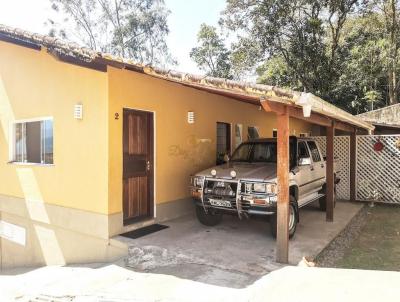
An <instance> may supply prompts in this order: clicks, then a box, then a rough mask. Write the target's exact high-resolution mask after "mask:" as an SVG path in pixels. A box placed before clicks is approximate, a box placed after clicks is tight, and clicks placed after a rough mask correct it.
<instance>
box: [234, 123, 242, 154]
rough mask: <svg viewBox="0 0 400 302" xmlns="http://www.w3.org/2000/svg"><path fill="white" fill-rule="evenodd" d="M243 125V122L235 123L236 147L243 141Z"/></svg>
mask: <svg viewBox="0 0 400 302" xmlns="http://www.w3.org/2000/svg"><path fill="white" fill-rule="evenodd" d="M242 133H243V125H242V124H236V125H235V148H237V147H239V145H240V144H241V143H242V141H243V135H242Z"/></svg>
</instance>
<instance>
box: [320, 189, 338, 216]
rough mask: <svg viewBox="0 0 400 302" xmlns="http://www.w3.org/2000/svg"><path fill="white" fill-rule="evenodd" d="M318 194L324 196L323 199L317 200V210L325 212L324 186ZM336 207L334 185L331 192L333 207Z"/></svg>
mask: <svg viewBox="0 0 400 302" xmlns="http://www.w3.org/2000/svg"><path fill="white" fill-rule="evenodd" d="M319 193H320V194H324V197H321V198H320V199H319V209H320V210H321V211H323V212H325V211H326V185H324V186H323V187H322V189H321V191H319ZM335 206H336V185H335V187H334V190H333V207H335Z"/></svg>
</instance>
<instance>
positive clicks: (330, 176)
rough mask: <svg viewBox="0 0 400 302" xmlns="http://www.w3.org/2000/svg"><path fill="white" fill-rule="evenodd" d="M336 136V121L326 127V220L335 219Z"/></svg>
mask: <svg viewBox="0 0 400 302" xmlns="http://www.w3.org/2000/svg"><path fill="white" fill-rule="evenodd" d="M334 137H335V123H334V122H332V125H331V126H330V127H326V221H330V222H332V221H333V208H334V190H335V179H334V171H333V162H334V156H333V141H334Z"/></svg>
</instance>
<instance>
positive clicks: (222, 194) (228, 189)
mask: <svg viewBox="0 0 400 302" xmlns="http://www.w3.org/2000/svg"><path fill="white" fill-rule="evenodd" d="M237 186H238V184H237V182H231V181H223V180H208V179H207V180H206V181H205V183H204V191H203V192H204V202H205V203H206V204H209V199H210V198H212V199H221V200H228V201H230V202H231V205H232V208H234V209H236V190H237Z"/></svg>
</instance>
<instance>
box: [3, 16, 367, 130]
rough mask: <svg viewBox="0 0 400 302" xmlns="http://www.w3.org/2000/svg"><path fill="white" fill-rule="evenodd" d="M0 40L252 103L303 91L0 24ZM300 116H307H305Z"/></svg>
mask: <svg viewBox="0 0 400 302" xmlns="http://www.w3.org/2000/svg"><path fill="white" fill-rule="evenodd" d="M0 40H2V41H5V42H10V43H15V44H18V45H21V46H24V47H29V48H33V49H37V50H40V49H41V48H42V47H44V48H46V49H47V51H48V52H49V53H51V54H52V55H54V56H56V57H57V58H58V59H60V60H62V61H66V62H69V63H74V64H78V65H81V66H84V67H88V68H94V69H97V70H100V71H107V66H113V67H116V68H121V69H128V70H131V71H135V72H140V73H144V74H147V75H149V76H152V77H156V78H159V79H163V80H167V81H172V82H176V83H179V84H182V85H185V86H188V87H192V88H195V89H199V90H204V91H208V92H210V93H214V94H219V95H224V96H228V97H231V98H234V99H237V100H240V101H244V102H248V103H251V104H254V105H261V103H262V101H264V100H268V101H270V102H274V103H278V104H280V105H283V106H289V107H293V108H295V109H296V110H297V109H300V108H301V106H300V105H299V104H298V102H299V99H300V96H301V95H302V93H301V92H297V91H293V90H289V89H283V88H279V87H276V86H268V85H261V84H253V83H248V82H238V81H232V80H227V79H222V78H213V77H208V76H198V75H193V74H189V73H182V72H177V71H171V70H165V69H161V68H157V67H152V66H147V65H143V64H138V63H136V62H134V61H132V60H130V59H125V58H121V57H117V56H114V55H111V54H107V53H102V52H98V51H95V50H92V49H89V48H86V47H81V46H79V45H78V44H76V43H72V42H68V41H65V40H62V39H58V38H55V37H50V36H47V35H41V34H36V33H32V32H29V31H25V30H21V29H17V28H13V27H9V26H6V25H1V24H0ZM309 102H310V103H311V105H312V112H313V115H312V117H313V116H314V117H317V119H319V120H321V117H322V118H324V117H327V118H329V120H334V121H339V122H341V123H344V125H345V126H349V127H355V128H361V129H364V130H373V129H374V126H373V125H371V124H370V123H368V122H366V121H363V120H362V119H360V118H358V117H356V116H353V115H352V114H350V113H348V112H346V111H344V110H342V109H340V108H338V107H336V106H334V105H332V104H330V103H328V102H326V101H324V100H322V99H321V98H319V97H317V96H315V95H312V94H309ZM297 115H298V117H299V118H300V117H301V116H300V114H299V113H297ZM295 117H296V116H295ZM303 119H305V120H307V119H306V118H303ZM314 120H315V119H314ZM310 122H313V120H312V119H310ZM327 122H328V121H324V122H323V123H322V124H324V123H327Z"/></svg>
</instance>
